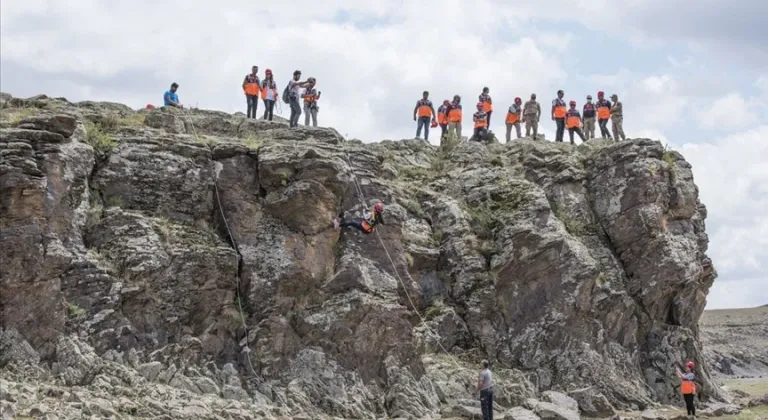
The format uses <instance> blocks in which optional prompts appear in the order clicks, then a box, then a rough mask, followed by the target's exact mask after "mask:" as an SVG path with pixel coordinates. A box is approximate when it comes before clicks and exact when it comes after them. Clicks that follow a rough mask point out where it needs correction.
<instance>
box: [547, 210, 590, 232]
mask: <svg viewBox="0 0 768 420" xmlns="http://www.w3.org/2000/svg"><path fill="white" fill-rule="evenodd" d="M555 216H556V217H557V218H558V219H560V221H561V222H562V223H563V225H564V226H565V230H567V231H568V233H570V234H571V235H573V236H583V235H585V234H587V233H588V231H587V229H586V227H585V226H584V223H582V222H580V221H578V220H575V219H572V218H570V217H568V215H566V214H565V212H564V211H563V209H562V208H559V207H558V208H557V209H556V210H555Z"/></svg>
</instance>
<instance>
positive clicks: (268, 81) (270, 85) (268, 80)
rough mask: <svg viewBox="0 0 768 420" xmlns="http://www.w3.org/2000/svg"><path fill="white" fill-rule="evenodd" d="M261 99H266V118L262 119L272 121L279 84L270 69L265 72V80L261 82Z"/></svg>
mask: <svg viewBox="0 0 768 420" xmlns="http://www.w3.org/2000/svg"><path fill="white" fill-rule="evenodd" d="M261 97H262V99H264V117H263V118H262V119H265V120H269V121H272V117H274V110H275V101H277V83H275V78H274V76H273V75H272V70H270V69H266V70H265V71H264V80H262V81H261Z"/></svg>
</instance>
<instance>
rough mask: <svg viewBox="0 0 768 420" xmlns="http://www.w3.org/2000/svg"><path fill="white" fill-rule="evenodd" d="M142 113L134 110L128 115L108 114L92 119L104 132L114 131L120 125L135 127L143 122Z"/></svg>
mask: <svg viewBox="0 0 768 420" xmlns="http://www.w3.org/2000/svg"><path fill="white" fill-rule="evenodd" d="M144 119H145V116H144V114H141V113H138V112H135V113H132V114H130V115H126V116H123V115H120V114H108V115H106V116H104V117H101V118H99V119H97V120H95V121H94V124H96V125H98V126H99V127H101V129H102V130H103V131H104V132H105V133H114V132H116V131H117V130H119V129H120V127H136V126H140V125H143V124H144Z"/></svg>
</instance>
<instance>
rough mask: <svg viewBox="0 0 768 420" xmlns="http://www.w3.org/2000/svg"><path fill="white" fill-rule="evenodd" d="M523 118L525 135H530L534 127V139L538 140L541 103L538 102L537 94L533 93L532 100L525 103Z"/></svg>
mask: <svg viewBox="0 0 768 420" xmlns="http://www.w3.org/2000/svg"><path fill="white" fill-rule="evenodd" d="M523 119H525V137H530V135H531V129H533V137H532V138H533V139H534V140H536V132H537V131H538V130H539V119H541V105H539V103H538V102H536V94H535V93H532V94H531V100H529V101H526V102H525V105H523Z"/></svg>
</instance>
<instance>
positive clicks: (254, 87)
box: [243, 74, 261, 95]
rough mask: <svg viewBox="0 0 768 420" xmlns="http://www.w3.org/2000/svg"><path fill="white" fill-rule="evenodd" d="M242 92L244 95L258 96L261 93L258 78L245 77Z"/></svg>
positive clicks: (253, 75)
mask: <svg viewBox="0 0 768 420" xmlns="http://www.w3.org/2000/svg"><path fill="white" fill-rule="evenodd" d="M243 90H244V91H245V93H246V95H258V94H259V93H260V91H261V88H260V86H259V76H256V75H255V74H248V75H246V76H245V86H243Z"/></svg>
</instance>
